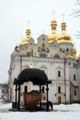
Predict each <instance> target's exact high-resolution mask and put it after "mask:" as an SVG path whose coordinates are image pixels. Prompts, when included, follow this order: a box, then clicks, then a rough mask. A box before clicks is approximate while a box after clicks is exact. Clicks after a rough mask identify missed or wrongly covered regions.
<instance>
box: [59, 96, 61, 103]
mask: <svg viewBox="0 0 80 120" xmlns="http://www.w3.org/2000/svg"><path fill="white" fill-rule="evenodd" d="M60 103H61V96H59V97H58V104H60Z"/></svg>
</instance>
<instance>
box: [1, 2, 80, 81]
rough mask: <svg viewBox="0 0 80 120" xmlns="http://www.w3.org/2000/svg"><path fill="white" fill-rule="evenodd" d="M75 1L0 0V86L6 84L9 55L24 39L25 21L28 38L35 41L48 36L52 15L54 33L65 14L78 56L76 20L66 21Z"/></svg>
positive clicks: (71, 18)
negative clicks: (54, 26)
mask: <svg viewBox="0 0 80 120" xmlns="http://www.w3.org/2000/svg"><path fill="white" fill-rule="evenodd" d="M75 3H76V0H0V45H1V47H0V83H2V82H5V81H7V80H8V69H9V64H10V54H11V53H12V52H13V50H14V47H15V45H16V44H17V43H19V42H20V40H21V37H24V36H25V30H26V28H27V21H28V20H30V28H31V31H32V36H33V37H34V39H35V40H36V39H37V37H38V36H39V35H40V34H41V33H42V31H43V29H44V31H45V34H49V33H50V21H51V19H52V11H53V10H54V11H55V19H56V20H57V22H58V29H59V30H58V33H60V23H61V21H62V14H63V13H64V14H65V21H66V22H67V31H68V33H69V34H70V35H71V36H72V37H73V43H75V46H76V48H77V51H78V54H79V53H80V47H79V46H80V40H79V39H76V38H75V34H76V33H77V30H79V25H80V21H79V18H74V17H70V16H69V15H70V14H71V13H72V9H73V8H75V5H74V4H75Z"/></svg>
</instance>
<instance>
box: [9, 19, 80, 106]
mask: <svg viewBox="0 0 80 120" xmlns="http://www.w3.org/2000/svg"><path fill="white" fill-rule="evenodd" d="M25 68H38V69H41V70H44V72H45V73H46V75H47V77H48V79H49V80H50V81H52V83H51V84H50V85H49V100H50V101H51V102H52V103H54V104H60V103H66V104H68V103H75V102H80V58H79V57H78V56H77V54H76V48H75V47H74V44H73V43H72V38H71V36H69V35H68V34H67V31H66V23H65V22H64V21H63V22H62V23H61V33H60V34H57V21H56V20H52V21H51V33H50V34H49V35H45V34H41V35H40V36H39V37H38V38H37V43H35V40H34V38H32V36H31V30H30V28H28V29H27V30H26V36H25V38H24V39H22V40H21V42H20V43H19V44H18V45H16V47H15V48H14V51H13V53H12V54H11V62H10V68H9V71H8V73H9V80H8V83H9V100H10V101H14V94H15V93H14V85H13V83H14V79H15V78H17V76H18V75H19V73H20V72H21V71H22V70H24V69H25ZM24 86H27V91H28V92H29V91H31V90H32V89H33V85H32V83H31V82H28V83H26V84H24V85H23V86H22V89H21V90H22V91H24ZM34 89H36V87H34ZM37 89H38V88H37ZM42 99H43V100H45V99H46V94H44V96H43V98H42Z"/></svg>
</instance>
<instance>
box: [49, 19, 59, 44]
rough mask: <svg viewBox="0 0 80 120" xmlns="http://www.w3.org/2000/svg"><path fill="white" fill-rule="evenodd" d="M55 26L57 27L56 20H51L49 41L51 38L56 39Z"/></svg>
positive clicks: (51, 40)
mask: <svg viewBox="0 0 80 120" xmlns="http://www.w3.org/2000/svg"><path fill="white" fill-rule="evenodd" d="M56 27H57V22H56V21H55V20H53V21H51V34H50V35H48V41H49V43H51V42H53V40H57V33H56Z"/></svg>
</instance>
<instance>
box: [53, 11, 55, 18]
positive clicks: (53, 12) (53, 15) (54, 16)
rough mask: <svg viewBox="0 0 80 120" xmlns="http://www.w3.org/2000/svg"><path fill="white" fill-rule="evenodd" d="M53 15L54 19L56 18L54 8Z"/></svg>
mask: <svg viewBox="0 0 80 120" xmlns="http://www.w3.org/2000/svg"><path fill="white" fill-rule="evenodd" d="M52 17H53V19H54V18H55V11H54V10H53V11H52Z"/></svg>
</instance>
